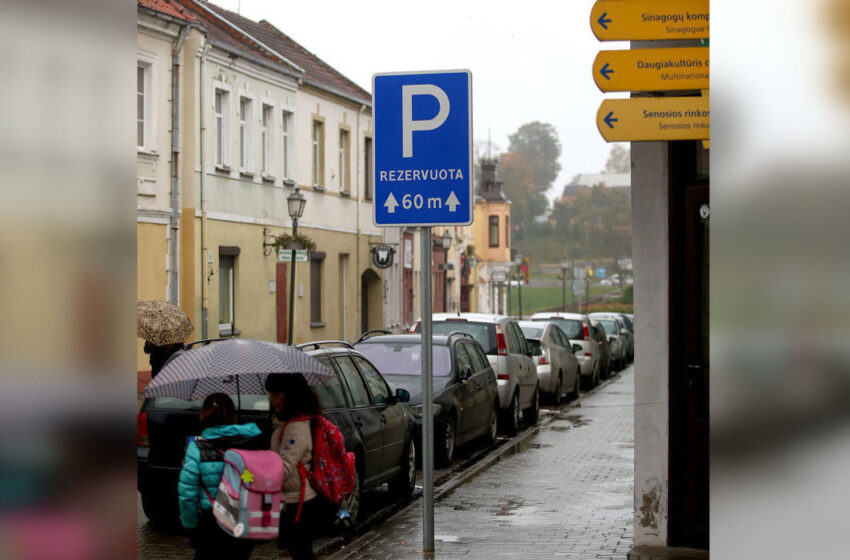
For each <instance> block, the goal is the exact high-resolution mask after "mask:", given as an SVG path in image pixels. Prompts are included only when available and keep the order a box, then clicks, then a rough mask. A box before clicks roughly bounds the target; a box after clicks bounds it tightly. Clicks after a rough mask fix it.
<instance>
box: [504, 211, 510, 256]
mask: <svg viewBox="0 0 850 560" xmlns="http://www.w3.org/2000/svg"><path fill="white" fill-rule="evenodd" d="M510 246H511V217H510V216H505V247H508V248H510Z"/></svg>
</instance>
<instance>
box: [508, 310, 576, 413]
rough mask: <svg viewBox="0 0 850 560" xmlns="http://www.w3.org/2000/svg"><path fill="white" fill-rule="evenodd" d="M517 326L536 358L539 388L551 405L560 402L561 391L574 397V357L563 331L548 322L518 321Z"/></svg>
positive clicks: (568, 340) (571, 347) (562, 393)
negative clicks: (547, 397)
mask: <svg viewBox="0 0 850 560" xmlns="http://www.w3.org/2000/svg"><path fill="white" fill-rule="evenodd" d="M519 327H520V328H521V329H522V332H523V334H524V335H525V338H526V340H528V344H529V345H530V346H531V354H532V356H533V357H534V358H535V359H536V360H537V378H538V380H539V381H540V391H541V392H543V393H545V394H546V395H548V396H549V397H550V398H551V400H552V402H554V403H555V405H558V404H561V397H562V396H563V395H564V391H569V393H570V395H571V396H573V397H577V396H578V390H579V385H580V383H581V375H580V374H579V366H578V359H577V358H576V355H575V354H574V353H573V345H572V344H571V343H570V339H569V338H568V337H567V335H566V334H564V331H562V330H561V328H560V327H559V326H558V325H556V324H555V323H554V322H552V321H549V322H543V321H520V322H519ZM577 347H578V346H577Z"/></svg>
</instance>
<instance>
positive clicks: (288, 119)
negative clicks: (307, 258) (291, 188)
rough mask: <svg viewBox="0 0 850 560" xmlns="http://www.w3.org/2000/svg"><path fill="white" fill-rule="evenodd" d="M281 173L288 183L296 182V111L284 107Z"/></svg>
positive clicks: (281, 128)
mask: <svg viewBox="0 0 850 560" xmlns="http://www.w3.org/2000/svg"><path fill="white" fill-rule="evenodd" d="M280 138H281V140H280V144H281V173H280V176H281V178H282V179H283V181H284V182H286V183H294V182H295V176H294V173H293V172H292V171H293V170H294V168H295V159H294V158H295V111H293V110H292V109H290V108H287V107H284V108H283V109H281V112H280Z"/></svg>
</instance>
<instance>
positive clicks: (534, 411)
mask: <svg viewBox="0 0 850 560" xmlns="http://www.w3.org/2000/svg"><path fill="white" fill-rule="evenodd" d="M538 418H540V385H537V386H535V387H534V396H533V397H532V398H531V406H530V407H528V408H526V409H525V411H524V412H523V413H522V419H523V420H525V423H526V424H528V425H529V426H533V425H535V424H537V419H538Z"/></svg>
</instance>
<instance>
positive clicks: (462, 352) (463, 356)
mask: <svg viewBox="0 0 850 560" xmlns="http://www.w3.org/2000/svg"><path fill="white" fill-rule="evenodd" d="M464 346H465V345H463V344H458V345H456V346H455V373H456V374H457V375H460V373H461V372H462V371H463V366H469V369H470V370H473V371H474V369H475V368H473V367H472V361H471V360H470V359H469V355H467V353H466V349H465V348H464Z"/></svg>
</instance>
